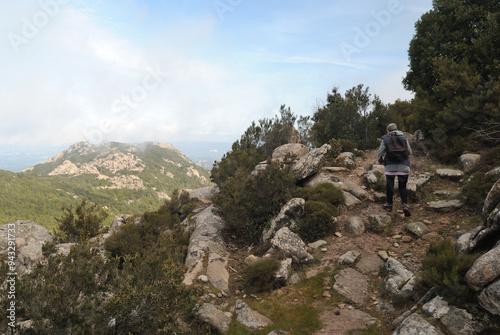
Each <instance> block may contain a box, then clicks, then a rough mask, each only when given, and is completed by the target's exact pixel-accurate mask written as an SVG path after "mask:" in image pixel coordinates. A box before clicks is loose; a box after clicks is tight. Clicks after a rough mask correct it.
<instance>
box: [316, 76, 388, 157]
mask: <svg viewBox="0 0 500 335" xmlns="http://www.w3.org/2000/svg"><path fill="white" fill-rule="evenodd" d="M386 113H387V106H385V105H384V104H383V103H382V102H381V101H380V99H379V98H378V96H376V95H375V96H374V97H373V98H372V97H371V94H369V93H368V88H363V85H361V84H360V85H358V86H356V87H353V88H352V89H350V90H348V91H346V93H345V95H344V96H342V95H341V94H340V93H339V90H338V88H333V89H332V93H329V94H328V96H327V103H326V105H325V106H323V107H319V108H318V110H317V111H316V112H315V113H314V115H313V117H312V120H313V121H314V123H313V125H312V127H311V130H310V132H311V138H312V142H313V144H315V145H317V146H319V145H322V144H323V143H328V142H329V141H330V140H331V139H332V138H336V139H340V140H348V141H351V142H352V143H354V144H355V146H356V147H357V148H362V149H365V148H372V147H375V146H376V145H377V137H379V136H380V135H381V134H384V133H385V127H386V123H385V122H386V120H385V118H384V115H385V114H386Z"/></svg>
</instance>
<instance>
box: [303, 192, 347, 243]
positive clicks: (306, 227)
mask: <svg viewBox="0 0 500 335" xmlns="http://www.w3.org/2000/svg"><path fill="white" fill-rule="evenodd" d="M296 196H298V197H300V198H304V199H305V200H306V203H305V208H304V216H303V218H302V220H300V222H299V224H298V233H299V235H300V236H301V237H302V238H303V239H304V240H305V241H314V240H316V239H318V238H321V237H323V236H325V235H327V234H328V233H331V232H332V231H333V229H334V228H335V223H334V220H333V217H334V216H336V215H338V214H339V212H340V207H339V206H340V205H341V204H343V203H344V194H343V193H342V191H341V190H340V189H339V188H337V187H335V186H334V185H333V184H331V183H320V184H318V185H316V186H315V187H312V188H300V189H298V190H297V192H296Z"/></svg>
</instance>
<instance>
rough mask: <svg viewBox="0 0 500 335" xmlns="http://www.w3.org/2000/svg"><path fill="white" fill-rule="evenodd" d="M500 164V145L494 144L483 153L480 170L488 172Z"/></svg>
mask: <svg viewBox="0 0 500 335" xmlns="http://www.w3.org/2000/svg"><path fill="white" fill-rule="evenodd" d="M498 166H500V146H494V147H492V148H489V149H487V150H486V151H485V152H484V153H482V154H481V160H480V162H479V169H478V170H479V171H483V172H488V171H490V170H491V169H494V168H496V167H498Z"/></svg>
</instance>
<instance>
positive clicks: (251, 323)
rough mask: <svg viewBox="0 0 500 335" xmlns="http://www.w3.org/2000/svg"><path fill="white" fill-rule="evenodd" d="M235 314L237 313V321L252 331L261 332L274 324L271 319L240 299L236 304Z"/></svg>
mask: <svg viewBox="0 0 500 335" xmlns="http://www.w3.org/2000/svg"><path fill="white" fill-rule="evenodd" d="M234 312H235V313H236V320H238V322H240V323H241V324H242V325H244V326H245V327H248V328H250V329H252V330H259V329H262V328H265V327H267V326H269V325H271V324H272V323H273V322H272V320H271V319H269V318H268V317H266V316H264V315H262V314H260V313H259V312H257V311H254V310H253V309H251V308H250V307H248V305H247V304H246V303H244V302H243V301H242V300H239V299H238V300H236V302H235V305H234Z"/></svg>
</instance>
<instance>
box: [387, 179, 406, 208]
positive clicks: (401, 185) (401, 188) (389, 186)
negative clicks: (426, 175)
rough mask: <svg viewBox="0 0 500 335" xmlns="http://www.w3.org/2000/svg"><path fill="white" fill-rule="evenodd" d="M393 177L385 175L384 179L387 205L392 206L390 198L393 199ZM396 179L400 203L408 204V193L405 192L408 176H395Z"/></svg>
mask: <svg viewBox="0 0 500 335" xmlns="http://www.w3.org/2000/svg"><path fill="white" fill-rule="evenodd" d="M394 177H396V176H391V175H385V179H386V180H387V188H386V194H387V203H388V204H392V198H393V197H394V179H395V178H394ZM397 177H398V189H399V195H400V196H401V203H403V204H406V203H408V192H407V191H406V183H407V182H408V175H403V176H397Z"/></svg>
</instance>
